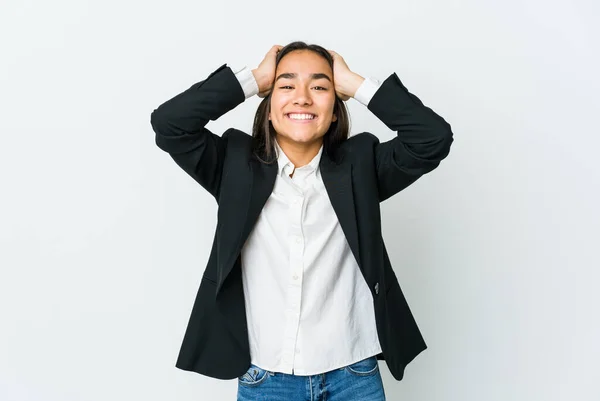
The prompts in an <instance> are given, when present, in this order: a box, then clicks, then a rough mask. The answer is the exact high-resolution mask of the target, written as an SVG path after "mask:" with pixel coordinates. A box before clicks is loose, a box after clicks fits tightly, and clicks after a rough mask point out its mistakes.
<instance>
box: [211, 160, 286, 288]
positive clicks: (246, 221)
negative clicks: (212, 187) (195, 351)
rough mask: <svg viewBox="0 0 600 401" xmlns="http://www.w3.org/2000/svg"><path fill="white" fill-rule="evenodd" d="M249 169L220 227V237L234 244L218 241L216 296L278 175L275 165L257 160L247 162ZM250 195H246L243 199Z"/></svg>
mask: <svg viewBox="0 0 600 401" xmlns="http://www.w3.org/2000/svg"><path fill="white" fill-rule="evenodd" d="M249 166H250V169H251V170H252V172H251V174H250V175H249V176H250V177H249V178H250V179H249V181H250V182H248V183H240V185H239V187H238V188H236V189H237V190H238V191H240V192H239V194H240V195H241V196H239V197H237V198H236V203H237V204H235V205H233V204H230V205H229V206H230V209H231V210H230V211H229V213H231V214H232V215H233V216H231V217H232V218H229V219H228V221H229V224H228V225H227V226H223V227H221V230H223V235H224V236H227V237H229V238H235V240H234V241H221V242H219V244H218V246H219V251H218V254H219V255H226V257H225V258H224V259H223V262H222V263H221V264H220V266H219V268H218V269H217V270H218V277H217V290H216V294H217V295H218V294H220V292H221V288H222V286H223V283H224V282H225V280H226V279H227V277H228V276H229V273H231V269H232V268H233V266H234V264H235V261H236V259H237V258H238V256H239V254H240V252H241V250H242V246H243V245H244V242H246V239H247V238H248V236H249V235H250V232H251V231H252V228H253V227H254V224H255V223H256V220H257V219H258V216H259V215H260V212H261V210H262V208H263V206H264V205H265V203H266V202H267V199H269V196H270V195H271V192H272V191H273V186H274V185H275V178H276V176H277V163H272V164H264V163H261V162H259V161H257V160H254V159H253V160H251V161H250V162H249ZM246 194H249V196H244V195H246Z"/></svg>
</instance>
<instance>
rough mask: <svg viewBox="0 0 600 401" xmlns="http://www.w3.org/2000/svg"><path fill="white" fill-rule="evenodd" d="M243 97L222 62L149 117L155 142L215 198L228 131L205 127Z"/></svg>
mask: <svg viewBox="0 0 600 401" xmlns="http://www.w3.org/2000/svg"><path fill="white" fill-rule="evenodd" d="M244 100H245V96H244V92H243V90H242V87H241V86H240V84H239V81H238V80H237V79H236V77H235V75H234V74H233V71H231V69H230V68H229V67H227V66H226V65H222V66H221V67H219V68H218V69H217V70H216V71H214V72H213V73H211V74H210V75H209V76H208V77H207V78H206V79H205V80H204V81H200V82H198V83H196V84H194V85H192V86H191V87H190V88H189V89H187V90H185V91H184V92H182V93H180V94H178V95H177V96H175V97H173V98H172V99H170V100H168V101H166V102H164V103H163V104H161V105H160V106H159V107H158V108H157V109H155V110H154V111H153V112H152V113H151V116H150V124H151V125H152V129H153V130H154V132H155V133H156V145H157V146H158V147H159V148H160V149H162V150H164V151H165V152H168V153H169V154H170V155H171V157H172V158H173V160H175V162H176V163H177V164H178V165H179V166H180V167H181V168H182V169H183V170H184V171H185V172H186V173H188V174H189V175H190V176H191V177H192V178H193V179H194V180H196V181H197V182H198V183H199V184H200V185H202V187H204V188H205V189H206V190H207V191H208V192H210V193H211V194H212V195H213V196H214V197H215V198H218V195H219V189H220V184H221V175H222V171H223V161H224V159H225V151H226V148H227V136H228V132H229V131H228V132H226V133H224V134H223V136H222V137H221V136H218V135H215V134H213V133H212V132H210V131H209V130H208V129H206V128H205V125H206V124H207V123H208V121H209V120H216V119H217V118H219V117H221V116H222V115H223V114H225V113H227V112H228V111H230V110H231V109H233V108H235V107H236V106H237V105H239V104H240V103H242V102H243V101H244Z"/></svg>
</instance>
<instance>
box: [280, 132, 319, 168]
mask: <svg viewBox="0 0 600 401" xmlns="http://www.w3.org/2000/svg"><path fill="white" fill-rule="evenodd" d="M276 139H277V143H278V144H279V146H280V147H281V150H283V153H285V155H286V156H287V158H288V159H290V161H291V162H292V164H293V165H294V166H295V167H296V168H298V167H302V166H306V165H307V164H308V163H310V161H311V160H312V159H314V158H315V156H316V155H317V154H318V153H319V150H320V149H321V145H322V144H323V138H322V137H321V138H318V139H317V140H316V141H314V142H310V143H298V142H293V141H290V140H288V139H287V138H285V137H282V136H281V135H277V137H276Z"/></svg>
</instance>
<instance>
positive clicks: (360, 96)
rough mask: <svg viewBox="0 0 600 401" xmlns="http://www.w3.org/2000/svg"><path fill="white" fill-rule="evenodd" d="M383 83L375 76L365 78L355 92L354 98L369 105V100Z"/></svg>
mask: <svg viewBox="0 0 600 401" xmlns="http://www.w3.org/2000/svg"><path fill="white" fill-rule="evenodd" d="M380 86H381V83H380V82H379V81H378V80H376V79H374V78H365V80H364V81H363V83H362V84H361V85H360V86H359V87H358V89H357V90H356V93H355V94H354V99H356V100H357V101H359V102H360V103H362V104H364V105H365V106H368V105H369V102H370V101H371V99H372V98H373V96H375V92H377V90H378V89H379V87H380Z"/></svg>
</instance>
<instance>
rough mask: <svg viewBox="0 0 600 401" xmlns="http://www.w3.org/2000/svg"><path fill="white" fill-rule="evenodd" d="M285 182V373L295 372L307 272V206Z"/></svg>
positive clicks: (293, 185)
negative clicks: (304, 210) (304, 221)
mask: <svg viewBox="0 0 600 401" xmlns="http://www.w3.org/2000/svg"><path fill="white" fill-rule="evenodd" d="M284 181H285V182H286V184H288V185H287V186H288V189H289V191H286V192H287V195H286V200H287V202H288V205H289V207H288V216H287V218H288V222H289V227H290V230H289V232H288V242H289V249H290V253H289V266H288V269H289V270H288V271H289V276H288V292H287V304H286V309H285V318H286V325H285V333H284V344H283V355H282V360H283V364H284V366H285V368H286V371H290V370H291V371H292V373H293V372H294V371H293V369H294V363H295V361H296V356H297V354H298V353H299V352H300V350H299V349H298V348H297V339H298V329H299V327H300V307H301V300H302V281H303V270H304V266H303V263H304V245H305V238H304V234H303V230H302V208H303V205H304V202H305V198H304V194H303V192H302V190H301V189H300V188H299V187H298V186H297V185H295V183H294V182H292V180H291V179H290V178H289V175H287V174H286V175H285V177H284Z"/></svg>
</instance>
